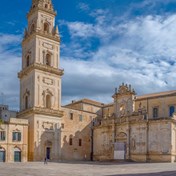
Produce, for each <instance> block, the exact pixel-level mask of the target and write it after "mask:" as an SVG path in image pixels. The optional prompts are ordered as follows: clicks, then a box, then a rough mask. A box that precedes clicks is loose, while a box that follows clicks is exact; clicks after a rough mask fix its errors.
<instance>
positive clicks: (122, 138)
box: [114, 132, 127, 160]
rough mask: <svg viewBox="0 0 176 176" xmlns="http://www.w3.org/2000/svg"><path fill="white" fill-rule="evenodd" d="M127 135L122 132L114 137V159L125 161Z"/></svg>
mask: <svg viewBox="0 0 176 176" xmlns="http://www.w3.org/2000/svg"><path fill="white" fill-rule="evenodd" d="M126 144H127V135H126V133H124V132H121V133H119V134H118V135H117V136H116V142H115V143H114V159H115V160H125V159H126V152H127V147H126Z"/></svg>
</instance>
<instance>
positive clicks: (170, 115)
mask: <svg viewBox="0 0 176 176" xmlns="http://www.w3.org/2000/svg"><path fill="white" fill-rule="evenodd" d="M174 112H175V107H174V106H170V107H169V117H172V115H173V113H174Z"/></svg>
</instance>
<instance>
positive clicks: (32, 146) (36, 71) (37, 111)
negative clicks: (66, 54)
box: [18, 0, 63, 161]
mask: <svg viewBox="0 0 176 176" xmlns="http://www.w3.org/2000/svg"><path fill="white" fill-rule="evenodd" d="M55 17H56V12H55V11H54V8H53V4H52V1H51V0H32V6H31V9H30V11H29V13H28V14H27V19H28V27H27V28H26V29H25V34H24V39H23V41H22V70H21V72H19V73H18V77H19V79H20V113H19V118H26V119H28V120H29V155H28V157H29V160H32V161H36V160H42V159H43V158H44V157H47V158H48V159H53V160H57V159H59V153H58V152H59V148H58V147H59V129H60V123H61V117H62V116H63V111H62V110H61V77H62V75H63V70H61V69H60V67H59V65H60V63H59V60H60V36H59V30H58V27H57V26H55Z"/></svg>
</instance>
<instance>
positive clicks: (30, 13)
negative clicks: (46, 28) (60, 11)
mask: <svg viewBox="0 0 176 176" xmlns="http://www.w3.org/2000/svg"><path fill="white" fill-rule="evenodd" d="M36 11H43V12H45V13H48V14H50V15H53V16H56V15H57V12H56V11H54V10H49V9H47V10H46V9H45V8H43V7H36V8H34V9H33V8H32V9H31V10H30V11H29V13H28V14H27V18H29V17H30V16H31V15H32V14H33V13H34V12H36Z"/></svg>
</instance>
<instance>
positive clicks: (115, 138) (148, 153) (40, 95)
mask: <svg viewBox="0 0 176 176" xmlns="http://www.w3.org/2000/svg"><path fill="white" fill-rule="evenodd" d="M55 17H56V12H55V11H54V8H53V4H52V1H51V0H32V6H31V9H30V11H29V13H28V15H27V19H28V27H27V28H26V30H25V35H24V39H23V41H22V68H21V71H20V72H19V73H18V78H19V79H20V112H19V113H18V114H17V117H16V118H15V120H14V118H13V119H9V120H6V121H5V120H3V119H2V124H1V123H0V161H7V162H12V161H24V162H25V161H43V160H44V158H47V159H48V160H50V161H60V160H133V161H144V162H145V161H158V162H160V161H166V162H174V161H175V156H176V131H175V130H176V126H175V125H176V121H175V119H176V117H175V115H174V113H175V108H176V101H175V100H176V91H169V92H163V93H156V94H150V95H144V96H136V93H135V91H134V90H133V89H132V88H131V85H129V86H128V85H125V84H122V85H121V86H120V87H119V89H116V91H115V93H114V95H113V99H114V101H113V102H112V103H111V104H103V103H101V102H96V101H93V100H89V99H82V100H79V101H73V102H71V103H70V104H68V105H66V106H61V84H62V76H63V74H64V71H63V70H62V69H60V36H59V30H58V27H57V26H55ZM14 124H16V125H17V126H18V128H15V127H14V126H13V125H14ZM10 126H12V130H11V131H10V132H8V130H6V129H7V128H8V127H10ZM13 128H14V129H13ZM15 130H16V131H15ZM13 131H14V132H18V134H20V135H19V136H20V137H19V138H17V139H18V140H15V141H11V142H10V141H9V142H7V141H6V142H4V136H5V139H7V138H9V136H11V135H13ZM2 139H3V140H2ZM8 143H9V144H10V143H13V145H12V148H13V150H11V151H14V152H16V153H13V154H11V153H9V150H8V149H7V146H6V145H7V144H8ZM17 153H18V158H20V160H15V156H16V155H17ZM15 154H16V155H15ZM9 155H10V156H11V157H9ZM16 157H17V156H16ZM21 158H22V159H21Z"/></svg>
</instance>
